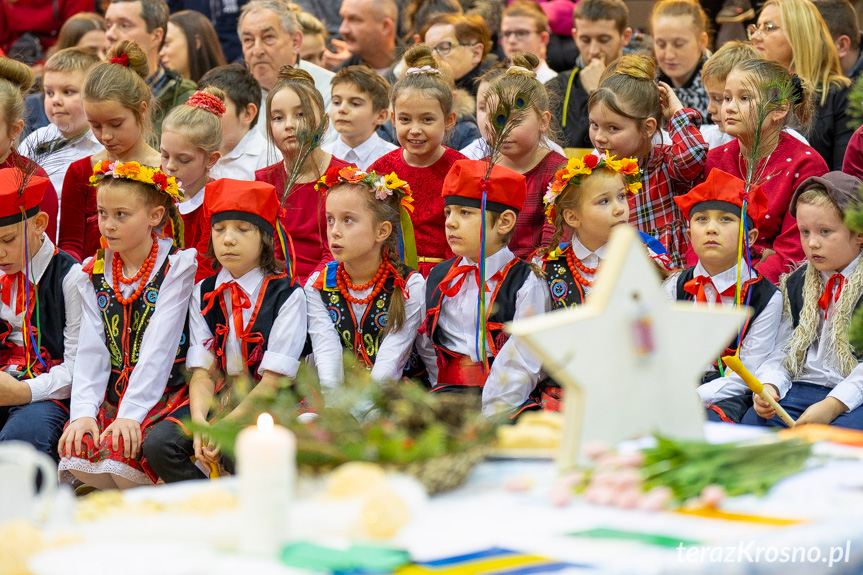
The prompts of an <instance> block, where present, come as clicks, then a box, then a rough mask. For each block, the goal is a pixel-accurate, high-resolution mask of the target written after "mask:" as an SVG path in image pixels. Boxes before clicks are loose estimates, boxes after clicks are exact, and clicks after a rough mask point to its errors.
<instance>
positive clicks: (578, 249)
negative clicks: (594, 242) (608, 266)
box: [572, 234, 608, 260]
mask: <svg viewBox="0 0 863 575" xmlns="http://www.w3.org/2000/svg"><path fill="white" fill-rule="evenodd" d="M607 245H608V244H603V245H602V246H600V247H599V248H597V249H596V251H593V252H592V251H590V250H589V249H587V248H586V247H584V244H583V243H581V242H580V241H578V238H577V237H576V236H575V234H573V235H572V253H574V254H575V257H577V258H578V259H580V260H585V259H587V258H588V257H589V256H592V255H593V256H596V257H597V258H599V259H600V260H604V259H605V248H606V246H607Z"/></svg>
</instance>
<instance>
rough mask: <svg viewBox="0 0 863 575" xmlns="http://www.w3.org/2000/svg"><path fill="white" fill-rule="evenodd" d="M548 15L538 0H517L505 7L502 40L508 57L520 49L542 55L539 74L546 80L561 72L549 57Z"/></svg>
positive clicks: (537, 74) (538, 78)
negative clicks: (555, 69) (546, 58)
mask: <svg viewBox="0 0 863 575" xmlns="http://www.w3.org/2000/svg"><path fill="white" fill-rule="evenodd" d="M548 38H549V35H548V16H546V15H545V12H543V11H542V8H540V7H539V4H537V3H536V2H529V1H527V0H517V1H516V2H513V3H512V4H510V5H509V6H508V7H507V9H506V10H504V11H503V20H502V21H501V25H500V43H501V45H502V46H503V53H504V54H505V55H506V57H507V58H508V59H512V55H513V54H518V53H519V52H530V53H531V54H533V55H535V56H536V57H537V58H539V66H537V68H536V70H534V71H535V72H536V78H537V80H539V81H540V82H542V83H543V84H545V83H546V82H548V81H549V80H551V79H552V78H554V77H555V76H557V72H555V71H554V70H552V69H551V68H549V67H548V64H547V63H546V61H545V54H546V49H547V48H548Z"/></svg>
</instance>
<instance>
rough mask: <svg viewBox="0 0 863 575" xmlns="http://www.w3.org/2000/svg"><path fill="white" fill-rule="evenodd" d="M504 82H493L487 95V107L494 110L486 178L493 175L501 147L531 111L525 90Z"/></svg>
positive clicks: (489, 124) (489, 127) (491, 118)
mask: <svg viewBox="0 0 863 575" xmlns="http://www.w3.org/2000/svg"><path fill="white" fill-rule="evenodd" d="M502 84H503V83H502V82H497V83H494V84H492V86H491V87H490V88H489V89H488V91H487V92H486V95H485V103H486V109H488V110H493V112H491V113H490V114H489V116H488V121H487V125H486V127H487V130H486V131H487V133H488V137H487V144H488V168H487V170H486V174H485V179H486V180H487V179H488V178H489V177H490V176H491V170H492V168H493V167H494V165H495V164H497V163H498V161H499V160H500V154H501V149H503V145H504V143H505V142H506V141H507V140H509V138H510V136H511V135H512V131H513V130H514V129H515V128H517V127H518V126H519V125H520V124H521V123H522V122H524V120H525V117H526V115H527V114H528V112H530V106H531V102H530V97H529V96H528V94H526V93H525V92H524V91H521V90H518V89H515V88H513V87H512V86H505V85H502Z"/></svg>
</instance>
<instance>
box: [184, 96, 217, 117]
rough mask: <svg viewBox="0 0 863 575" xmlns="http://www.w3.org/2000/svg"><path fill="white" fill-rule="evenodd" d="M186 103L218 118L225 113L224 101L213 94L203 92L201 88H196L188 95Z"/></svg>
mask: <svg viewBox="0 0 863 575" xmlns="http://www.w3.org/2000/svg"><path fill="white" fill-rule="evenodd" d="M186 105H187V106H192V107H193V108H201V109H202V110H206V111H208V112H211V113H213V114H215V115H216V116H218V117H220V118H221V117H222V116H224V115H225V103H224V102H222V100H220V99H219V98H218V97H216V96H214V95H213V94H210V93H209V92H204V91H203V90H198V91H197V92H195V93H194V94H192V95H191V96H189V99H188V100H187V101H186Z"/></svg>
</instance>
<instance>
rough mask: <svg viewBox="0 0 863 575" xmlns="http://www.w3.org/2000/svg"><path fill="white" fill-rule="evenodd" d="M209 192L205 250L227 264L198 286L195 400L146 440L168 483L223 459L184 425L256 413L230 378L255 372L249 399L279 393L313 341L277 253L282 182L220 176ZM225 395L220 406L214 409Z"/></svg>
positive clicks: (193, 314)
mask: <svg viewBox="0 0 863 575" xmlns="http://www.w3.org/2000/svg"><path fill="white" fill-rule="evenodd" d="M204 193H205V195H204V209H205V213H207V214H209V215H210V223H211V230H210V238H209V245H208V247H207V254H206V257H207V258H209V259H213V260H215V261H216V262H217V264H218V267H219V268H220V269H219V271H218V273H217V274H216V275H214V276H210V277H209V278H207V279H205V280H203V281H201V282H200V283H198V285H197V286H196V287H195V292H194V294H193V296H192V300H191V303H190V304H189V332H190V347H189V352H188V354H187V356H186V367H187V368H188V369H189V371H191V372H192V379H191V381H190V382H189V399H190V402H189V405H188V406H186V407H183V408H181V409H180V410H178V411H177V412H175V413H174V414H173V415H172V417H171V418H169V419H168V420H166V421H164V422H162V423H160V424H159V425H158V426H156V427H155V428H154V429H153V431H152V432H151V433H150V435H149V437H148V438H147V442H146V443H145V444H144V455H145V457H146V458H147V461H148V462H149V463H150V465H151V466H152V467H153V469H154V470H155V471H156V472H157V473H158V475H159V477H161V478H162V479H163V480H164V481H165V482H166V483H170V482H172V481H182V480H186V479H201V478H203V477H205V476H204V474H203V473H202V471H201V469H200V468H199V467H198V466H196V464H194V463H192V459H191V458H192V457H193V456H194V457H195V458H196V459H197V460H198V461H200V462H201V463H203V464H204V465H207V466H215V465H218V464H219V459H220V450H219V448H218V446H216V445H214V444H212V443H209V444H208V442H207V440H206V439H204V438H202V437H201V436H200V434H195V435H194V436H192V435H191V434H189V433H188V432H187V430H186V429H185V428H184V427H183V425H182V424H181V423H180V422H181V421H182V420H183V419H184V418H186V417H189V416H190V415H191V419H192V421H195V422H196V423H200V424H206V423H207V422H208V421H211V420H212V419H215V418H220V417H225V418H227V419H240V418H243V417H244V416H246V415H248V413H249V409H250V404H249V402H247V401H243V402H241V403H240V404H239V405H236V406H234V405H235V402H232V399H233V398H232V397H231V391H232V390H231V386H230V385H229V384H226V383H227V382H226V380H225V375H227V376H230V377H231V378H232V379H233V378H235V377H237V376H240V375H246V376H248V377H249V378H250V379H252V381H253V382H255V383H254V389H253V390H252V392H251V394H250V395H249V398H252V399H253V398H255V397H261V396H262V395H264V394H267V393H275V392H276V391H277V389H278V387H279V380H280V379H281V378H285V377H287V378H294V377H295V376H296V374H297V369H298V368H299V365H300V362H299V358H300V355H301V354H302V352H303V346H304V345H305V343H306V321H307V320H306V297H305V294H304V292H303V289H302V286H301V285H300V284H299V283H298V282H297V281H296V280H295V278H294V277H293V274H292V273H291V272H292V270H290V269H288V270H286V269H285V266H284V264H282V263H281V262H280V261H278V260H276V255H275V239H276V237H277V236H279V237H282V238H283V234H284V231H283V230H281V228H280V227H279V225H280V224H279V223H278V213H279V200H278V198H277V197H276V189H275V188H274V187H273V186H271V185H270V184H267V183H265V182H246V181H239V180H229V179H222V180H216V181H213V182H210V183H209V184H207V186H206V189H205V192H204ZM282 249H283V253H287V252H285V251H284V246H282ZM217 394H218V400H217V403H218V404H219V407H218V408H216V409H215V410H212V409H211V407H212V406H213V397H214V396H215V395H217ZM225 463H226V464H227V465H228V467H230V466H231V463H230V462H228V461H226V462H225Z"/></svg>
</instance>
